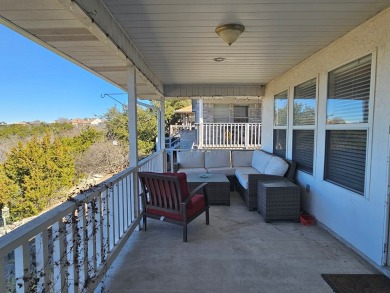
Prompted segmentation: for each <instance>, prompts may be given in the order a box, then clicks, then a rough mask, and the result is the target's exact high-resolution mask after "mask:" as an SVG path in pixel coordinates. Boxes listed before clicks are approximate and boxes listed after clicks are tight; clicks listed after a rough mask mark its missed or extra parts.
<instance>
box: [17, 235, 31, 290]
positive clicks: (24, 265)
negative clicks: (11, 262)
mask: <svg viewBox="0 0 390 293" xmlns="http://www.w3.org/2000/svg"><path fill="white" fill-rule="evenodd" d="M30 273H31V272H30V254H29V243H28V242H24V243H23V244H22V245H20V246H19V247H17V248H16V249H15V280H16V282H15V286H16V292H17V293H21V292H23V293H24V292H29V291H30V288H29V283H28V280H29V278H28V276H29V275H30ZM25 276H26V277H27V278H24V277H25Z"/></svg>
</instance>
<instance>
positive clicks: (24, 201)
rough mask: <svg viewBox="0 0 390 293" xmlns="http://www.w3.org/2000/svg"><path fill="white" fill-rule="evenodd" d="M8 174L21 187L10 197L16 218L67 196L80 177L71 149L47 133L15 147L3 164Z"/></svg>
mask: <svg viewBox="0 0 390 293" xmlns="http://www.w3.org/2000/svg"><path fill="white" fill-rule="evenodd" d="M3 168H4V173H5V176H6V177H7V178H8V179H9V180H11V181H12V182H14V184H16V185H17V186H18V189H19V190H20V193H18V194H17V195H15V196H14V197H11V198H7V200H8V202H10V213H11V219H12V220H19V219H21V218H24V217H28V216H33V215H36V214H38V213H40V212H41V211H43V210H44V209H46V208H48V207H49V206H50V205H51V204H52V203H53V201H54V200H57V199H58V198H59V197H60V196H63V195H64V194H62V191H63V190H64V188H70V187H71V186H72V185H73V184H74V182H75V178H76V170H75V164H74V157H73V155H72V153H71V149H70V148H69V147H68V146H67V145H66V144H64V143H63V142H62V141H61V140H60V139H58V138H56V139H54V140H52V138H51V136H50V134H47V135H46V136H45V137H44V138H43V139H42V140H39V139H38V138H37V137H33V139H31V140H30V141H28V142H27V143H26V144H25V145H23V144H22V143H21V142H20V143H18V145H17V146H16V147H14V148H13V149H11V152H10V153H9V155H8V157H7V159H6V161H5V162H4V165H3Z"/></svg>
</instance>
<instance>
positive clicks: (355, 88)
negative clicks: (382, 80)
mask: <svg viewBox="0 0 390 293" xmlns="http://www.w3.org/2000/svg"><path fill="white" fill-rule="evenodd" d="M370 83H371V55H369V56H365V57H363V58H360V59H358V60H356V61H353V62H351V63H349V64H347V65H344V66H342V67H339V68H337V69H335V70H333V71H331V72H329V85H328V101H327V124H347V123H367V122H368V101H369V97H370Z"/></svg>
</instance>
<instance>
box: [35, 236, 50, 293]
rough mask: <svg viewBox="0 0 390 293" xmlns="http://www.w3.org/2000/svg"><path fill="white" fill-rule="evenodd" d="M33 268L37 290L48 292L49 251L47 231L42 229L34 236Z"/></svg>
mask: <svg viewBox="0 0 390 293" xmlns="http://www.w3.org/2000/svg"><path fill="white" fill-rule="evenodd" d="M35 268H36V271H37V277H38V278H39V280H38V282H37V283H38V284H37V292H48V290H49V253H48V232H47V229H44V230H43V231H42V232H41V233H39V234H38V235H37V236H35Z"/></svg>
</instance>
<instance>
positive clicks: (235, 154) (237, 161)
mask: <svg viewBox="0 0 390 293" xmlns="http://www.w3.org/2000/svg"><path fill="white" fill-rule="evenodd" d="M252 157H253V151H232V166H233V167H250V166H251V165H252Z"/></svg>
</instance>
